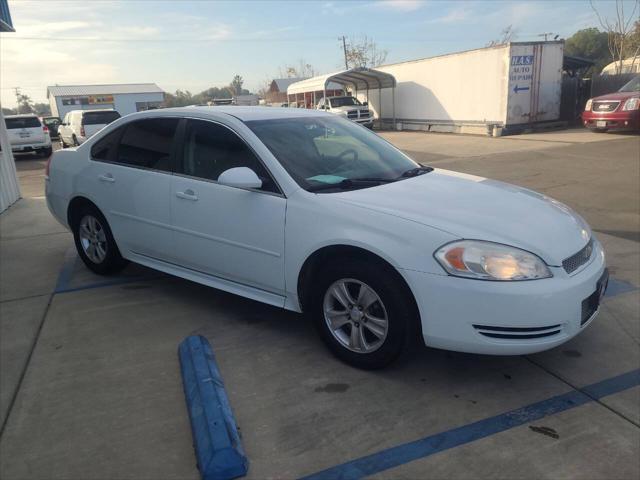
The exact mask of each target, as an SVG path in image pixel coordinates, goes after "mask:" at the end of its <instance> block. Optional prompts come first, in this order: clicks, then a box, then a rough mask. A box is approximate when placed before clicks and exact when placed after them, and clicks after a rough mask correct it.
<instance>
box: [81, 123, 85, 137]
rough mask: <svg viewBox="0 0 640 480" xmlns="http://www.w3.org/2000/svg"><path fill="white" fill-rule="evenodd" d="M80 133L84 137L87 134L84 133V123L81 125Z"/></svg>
mask: <svg viewBox="0 0 640 480" xmlns="http://www.w3.org/2000/svg"><path fill="white" fill-rule="evenodd" d="M80 135H81V136H82V137H84V136H85V134H84V125H82V126H81V127H80Z"/></svg>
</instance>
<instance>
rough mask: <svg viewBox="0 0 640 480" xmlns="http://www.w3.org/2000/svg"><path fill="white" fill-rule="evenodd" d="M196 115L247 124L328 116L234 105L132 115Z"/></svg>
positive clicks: (300, 110) (164, 109)
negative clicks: (224, 116) (225, 118)
mask: <svg viewBox="0 0 640 480" xmlns="http://www.w3.org/2000/svg"><path fill="white" fill-rule="evenodd" d="M196 112H197V113H198V115H199V116H211V117H212V118H219V117H220V115H221V114H222V115H230V116H233V117H236V118H238V119H239V120H242V121H243V122H248V121H251V120H271V119H283V118H299V117H317V116H327V115H330V114H328V113H325V112H320V111H318V110H310V109H309V110H308V109H304V108H282V107H261V106H257V107H243V106H236V105H220V106H213V107H199V106H198V107H193V106H192V107H176V108H161V109H156V110H147V111H146V112H138V113H137V114H134V115H137V116H139V115H143V116H146V115H158V114H159V113H167V114H176V113H178V114H180V115H184V116H186V117H188V116H189V115H193V114H194V113H196Z"/></svg>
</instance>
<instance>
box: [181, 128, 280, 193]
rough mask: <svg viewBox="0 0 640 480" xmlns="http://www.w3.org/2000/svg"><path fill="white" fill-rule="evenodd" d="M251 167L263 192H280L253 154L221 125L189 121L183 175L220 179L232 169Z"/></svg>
mask: <svg viewBox="0 0 640 480" xmlns="http://www.w3.org/2000/svg"><path fill="white" fill-rule="evenodd" d="M235 167H248V168H250V169H251V170H253V171H254V172H255V173H256V175H258V177H260V178H261V179H262V182H263V186H262V189H261V190H264V191H268V192H278V188H277V187H276V185H275V182H274V181H273V180H272V179H271V177H270V175H269V173H267V170H266V169H265V168H264V166H263V165H262V163H260V161H259V160H258V158H257V157H256V156H255V154H254V153H253V151H251V149H250V148H249V147H248V146H247V145H246V144H245V143H244V141H243V140H242V139H240V138H239V137H238V136H237V135H236V134H235V133H234V132H232V131H231V130H229V129H228V128H226V127H223V126H222V125H218V124H215V123H212V122H206V121H201V120H189V121H188V123H187V131H186V135H185V139H184V151H183V155H182V172H183V173H184V174H186V175H189V176H192V177H199V178H205V179H207V180H215V181H217V180H218V177H219V176H220V174H221V173H222V172H224V171H226V170H228V169H230V168H235Z"/></svg>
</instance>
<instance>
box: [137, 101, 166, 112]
mask: <svg viewBox="0 0 640 480" xmlns="http://www.w3.org/2000/svg"><path fill="white" fill-rule="evenodd" d="M161 106H162V102H136V112H143V111H145V110H155V109H156V108H160V107H161Z"/></svg>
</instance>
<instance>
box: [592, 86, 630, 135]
mask: <svg viewBox="0 0 640 480" xmlns="http://www.w3.org/2000/svg"><path fill="white" fill-rule="evenodd" d="M582 122H583V123H584V126H585V127H587V128H590V129H591V130H594V131H596V132H607V131H609V130H616V131H621V130H635V131H637V132H640V75H638V76H637V77H634V78H632V79H631V80H630V81H629V82H627V83H626V84H625V85H624V86H623V87H622V88H621V89H620V90H618V91H617V92H615V93H608V94H607V95H601V96H599V97H595V98H591V99H589V100H588V101H587V104H586V105H585V107H584V112H582Z"/></svg>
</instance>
